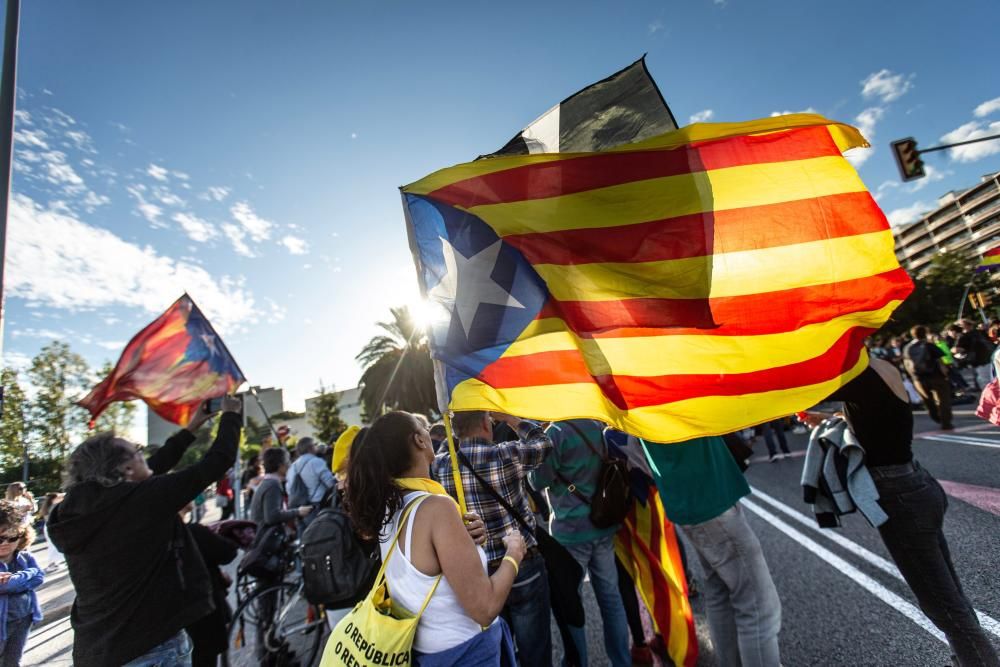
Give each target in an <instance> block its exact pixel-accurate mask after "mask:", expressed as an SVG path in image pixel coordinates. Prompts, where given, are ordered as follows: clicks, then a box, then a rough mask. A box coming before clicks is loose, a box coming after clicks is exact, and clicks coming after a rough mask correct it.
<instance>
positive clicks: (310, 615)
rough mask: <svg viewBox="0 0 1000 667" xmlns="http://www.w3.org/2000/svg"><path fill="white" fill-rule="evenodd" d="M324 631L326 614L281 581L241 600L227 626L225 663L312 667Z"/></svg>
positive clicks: (233, 665) (230, 665) (234, 666)
mask: <svg viewBox="0 0 1000 667" xmlns="http://www.w3.org/2000/svg"><path fill="white" fill-rule="evenodd" d="M325 633H326V616H325V615H324V613H323V610H322V609H321V608H319V607H316V606H314V605H311V604H309V603H308V602H307V601H306V599H305V598H303V597H302V593H301V589H300V587H299V586H297V585H295V584H293V583H290V582H284V583H281V584H277V585H275V586H271V587H269V588H265V589H262V590H259V591H257V592H255V593H253V594H252V595H251V596H250V597H248V598H247V599H246V600H244V601H243V604H241V605H240V606H239V608H238V609H237V610H236V613H235V614H234V615H233V621H232V623H231V624H230V626H229V636H228V638H227V651H226V662H227V664H228V667H245V666H250V665H261V666H262V667H289V666H291V665H297V666H301V667H311V665H312V664H313V662H314V661H315V660H316V656H317V655H318V654H319V650H320V648H321V646H322V642H323V636H324V635H325Z"/></svg>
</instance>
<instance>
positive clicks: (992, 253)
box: [976, 246, 1000, 271]
mask: <svg viewBox="0 0 1000 667" xmlns="http://www.w3.org/2000/svg"><path fill="white" fill-rule="evenodd" d="M998 267H1000V246H997V247H996V248H993V249H992V250H987V251H986V252H984V253H983V261H981V262H980V263H979V266H977V267H976V271H990V270H992V269H995V268H998Z"/></svg>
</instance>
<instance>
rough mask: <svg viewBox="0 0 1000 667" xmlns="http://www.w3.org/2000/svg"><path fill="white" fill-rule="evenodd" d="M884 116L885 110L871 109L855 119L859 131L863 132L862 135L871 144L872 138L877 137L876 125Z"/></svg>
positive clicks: (880, 108) (879, 108)
mask: <svg viewBox="0 0 1000 667" xmlns="http://www.w3.org/2000/svg"><path fill="white" fill-rule="evenodd" d="M884 115H885V108H883V107H869V108H867V109H865V110H864V111H862V112H861V113H859V114H858V115H857V117H855V119H854V122H856V123H857V124H858V129H859V130H861V134H863V135H864V137H865V139H867V140H868V141H869V143H871V140H872V138H873V137H874V136H875V125H876V124H877V123H878V122H879V121H880V120H882V116H884Z"/></svg>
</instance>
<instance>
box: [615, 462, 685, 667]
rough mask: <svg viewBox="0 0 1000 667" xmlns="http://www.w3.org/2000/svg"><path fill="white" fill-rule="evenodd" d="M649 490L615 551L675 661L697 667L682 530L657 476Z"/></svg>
mask: <svg viewBox="0 0 1000 667" xmlns="http://www.w3.org/2000/svg"><path fill="white" fill-rule="evenodd" d="M648 489H649V491H648V493H647V494H646V495H645V497H638V496H637V497H636V499H635V502H634V503H632V509H631V510H629V514H628V516H627V517H626V518H625V523H624V524H623V525H622V527H621V530H619V531H618V534H617V535H616V536H615V552H616V553H617V554H618V559H619V560H620V561H621V562H622V565H624V566H625V569H626V570H628V573H629V576H631V577H632V581H634V582H635V587H636V589H637V590H638V591H639V594H640V595H641V596H642V601H643V602H644V603H645V604H646V609H648V610H649V615H650V618H652V619H653V625H655V626H656V632H657V634H659V635H660V636H661V637H663V641H664V643H665V644H666V645H667V653H668V654H669V655H670V659H671V660H672V661H673V663H674V665H676V666H677V667H693V665H695V664H696V663H697V662H698V635H697V634H695V630H694V613H693V612H692V610H691V603H690V602H689V601H688V588H687V578H686V577H685V576H684V566H683V561H682V560H681V555H680V546H679V545H678V544H677V532H676V531H675V530H674V526H673V524H672V523H670V520H669V519H667V516H666V514H665V513H664V511H663V504H662V503H661V502H660V494H659V491H657V489H656V484H654V483H653V481H652V480H650V481H649V486H648Z"/></svg>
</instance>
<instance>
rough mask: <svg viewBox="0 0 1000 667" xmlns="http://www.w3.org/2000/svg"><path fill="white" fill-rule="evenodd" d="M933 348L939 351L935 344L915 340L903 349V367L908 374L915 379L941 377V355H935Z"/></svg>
mask: <svg viewBox="0 0 1000 667" xmlns="http://www.w3.org/2000/svg"><path fill="white" fill-rule="evenodd" d="M931 347H934V349H935V350H936V349H937V347H936V346H934V344H933V343H928V342H927V341H924V340H915V341H913V342H912V343H910V344H909V345H907V346H906V348H904V349H903V366H904V367H905V368H906V372H907V373H909V374H910V375H912V376H913V377H914V378H926V377H933V376H936V375H941V366H940V364H939V363H938V357H939V356H940V355H935V354H933V353H932V352H931Z"/></svg>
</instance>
